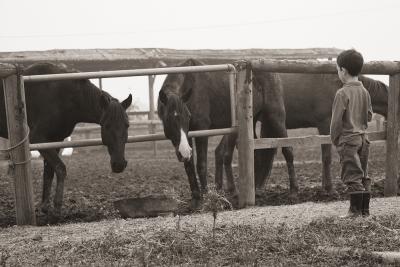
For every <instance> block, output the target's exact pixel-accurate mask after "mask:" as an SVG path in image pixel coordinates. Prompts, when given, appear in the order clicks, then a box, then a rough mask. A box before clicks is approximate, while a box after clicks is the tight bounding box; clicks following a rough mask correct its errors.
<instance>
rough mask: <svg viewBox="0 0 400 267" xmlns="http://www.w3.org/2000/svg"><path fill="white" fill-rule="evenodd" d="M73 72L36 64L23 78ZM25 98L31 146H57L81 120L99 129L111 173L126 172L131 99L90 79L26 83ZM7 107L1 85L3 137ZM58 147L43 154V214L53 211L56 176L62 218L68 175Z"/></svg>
mask: <svg viewBox="0 0 400 267" xmlns="http://www.w3.org/2000/svg"><path fill="white" fill-rule="evenodd" d="M65 72H71V70H68V69H67V68H66V67H65V66H64V65H55V64H49V63H39V64H34V65H32V66H30V67H29V68H27V69H26V70H25V71H24V75H39V74H55V73H65ZM25 98H26V108H27V116H28V125H29V129H30V134H29V140H30V143H43V142H57V141H63V140H64V138H66V137H68V136H70V135H71V133H72V131H73V129H74V127H75V125H76V124H77V123H79V122H88V123H98V124H100V125H101V138H102V140H103V144H104V145H106V146H107V149H108V153H109V154H110V157H111V160H110V164H111V169H112V171H113V172H122V171H123V170H124V169H125V167H126V165H127V162H126V160H125V156H124V154H125V143H126V141H127V136H128V127H129V120H128V116H127V114H126V109H127V108H128V107H129V106H130V104H131V102H132V95H129V96H128V98H127V99H126V100H124V101H123V102H122V103H120V102H118V100H117V99H115V98H113V97H111V96H110V95H109V94H108V93H106V92H104V91H102V90H100V89H99V88H97V87H96V86H95V85H94V84H92V83H91V82H90V81H89V80H87V79H83V80H66V81H52V82H28V83H26V84H25ZM6 121H7V120H6V113H5V104H4V90H3V83H1V84H0V136H1V137H5V138H8V132H7V124H6ZM58 151H59V149H48V150H40V151H39V152H40V154H41V155H42V156H43V162H44V171H43V195H42V204H41V208H42V211H44V212H47V211H48V210H49V208H50V192H51V184H52V181H53V177H54V173H55V174H56V176H57V186H56V193H55V197H54V209H55V214H56V215H60V212H61V206H62V200H63V191H64V180H65V177H66V175H67V172H66V167H65V164H64V163H63V162H62V160H61V159H60V157H59V155H58Z"/></svg>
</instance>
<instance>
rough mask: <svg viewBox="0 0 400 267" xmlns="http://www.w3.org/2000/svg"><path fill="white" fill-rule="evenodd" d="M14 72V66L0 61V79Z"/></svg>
mask: <svg viewBox="0 0 400 267" xmlns="http://www.w3.org/2000/svg"><path fill="white" fill-rule="evenodd" d="M15 73H16V69H15V66H14V65H12V64H7V63H0V79H2V78H5V77H8V76H10V75H13V74H15Z"/></svg>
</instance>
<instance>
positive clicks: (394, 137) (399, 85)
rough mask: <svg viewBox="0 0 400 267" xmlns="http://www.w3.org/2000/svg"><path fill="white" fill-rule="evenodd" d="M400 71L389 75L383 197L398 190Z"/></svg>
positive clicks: (391, 194)
mask: <svg viewBox="0 0 400 267" xmlns="http://www.w3.org/2000/svg"><path fill="white" fill-rule="evenodd" d="M399 92H400V73H398V74H394V75H390V80H389V96H388V98H389V101H388V117H387V124H386V129H387V130H386V132H387V136H386V179H385V190H384V194H385V197H388V196H396V195H397V190H398V181H397V180H398V170H399V166H398V164H399V159H398V151H399V145H398V135H399V119H400V114H399V100H400V99H399Z"/></svg>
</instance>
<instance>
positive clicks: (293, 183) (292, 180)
mask: <svg viewBox="0 0 400 267" xmlns="http://www.w3.org/2000/svg"><path fill="white" fill-rule="evenodd" d="M282 154H283V156H284V157H285V160H286V166H287V169H288V174H289V188H290V193H289V199H292V200H295V199H297V194H298V192H299V185H298V183H297V177H296V172H295V170H294V164H293V148H292V147H282Z"/></svg>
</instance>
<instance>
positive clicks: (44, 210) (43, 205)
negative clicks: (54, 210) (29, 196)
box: [40, 204, 51, 214]
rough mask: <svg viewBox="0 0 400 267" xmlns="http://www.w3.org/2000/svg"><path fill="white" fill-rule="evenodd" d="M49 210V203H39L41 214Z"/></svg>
mask: <svg viewBox="0 0 400 267" xmlns="http://www.w3.org/2000/svg"><path fill="white" fill-rule="evenodd" d="M50 210H51V206H50V204H42V205H40V211H41V212H42V213H43V214H48V213H49V211H50Z"/></svg>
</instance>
